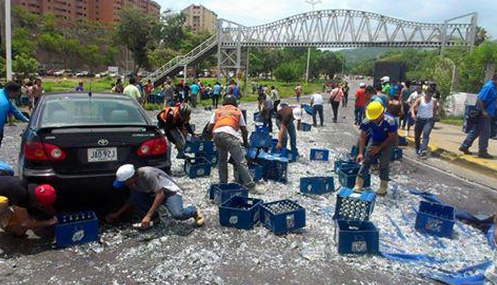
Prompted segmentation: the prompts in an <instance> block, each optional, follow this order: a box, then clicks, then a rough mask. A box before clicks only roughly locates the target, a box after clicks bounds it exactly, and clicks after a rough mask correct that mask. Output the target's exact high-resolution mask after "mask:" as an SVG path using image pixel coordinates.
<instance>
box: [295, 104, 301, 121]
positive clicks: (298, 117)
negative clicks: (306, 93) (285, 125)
mask: <svg viewBox="0 0 497 285" xmlns="http://www.w3.org/2000/svg"><path fill="white" fill-rule="evenodd" d="M293 118H294V119H295V120H297V121H298V120H302V108H300V107H299V106H296V107H294V108H293Z"/></svg>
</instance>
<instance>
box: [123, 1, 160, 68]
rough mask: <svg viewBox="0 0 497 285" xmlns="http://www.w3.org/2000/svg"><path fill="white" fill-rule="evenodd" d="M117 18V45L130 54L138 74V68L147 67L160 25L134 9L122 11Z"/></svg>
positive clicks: (155, 44)
mask: <svg viewBox="0 0 497 285" xmlns="http://www.w3.org/2000/svg"><path fill="white" fill-rule="evenodd" d="M119 16H120V19H121V20H120V21H119V22H118V24H117V26H116V36H117V39H118V41H119V43H121V44H123V45H124V46H125V47H127V48H128V49H129V50H130V51H131V52H132V54H133V60H134V64H135V67H134V72H135V73H138V71H139V70H140V68H142V67H145V66H148V65H149V54H150V52H151V50H153V49H155V47H156V46H157V43H158V40H157V39H158V38H159V36H160V28H161V23H160V22H158V21H157V20H155V19H153V18H151V17H148V16H144V15H143V14H142V13H141V12H138V11H137V10H135V9H124V10H122V11H121V13H120V14H119Z"/></svg>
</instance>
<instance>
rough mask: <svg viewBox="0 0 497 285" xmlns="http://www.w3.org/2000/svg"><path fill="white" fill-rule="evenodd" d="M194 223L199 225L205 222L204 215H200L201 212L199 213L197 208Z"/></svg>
mask: <svg viewBox="0 0 497 285" xmlns="http://www.w3.org/2000/svg"><path fill="white" fill-rule="evenodd" d="M195 223H196V224H197V226H198V227H201V226H203V225H204V224H205V219H204V216H203V215H202V213H200V211H199V210H197V214H196V215H195Z"/></svg>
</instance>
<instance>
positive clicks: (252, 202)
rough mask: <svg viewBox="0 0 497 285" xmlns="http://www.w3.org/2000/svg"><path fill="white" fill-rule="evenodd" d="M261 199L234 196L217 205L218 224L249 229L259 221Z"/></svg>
mask: <svg viewBox="0 0 497 285" xmlns="http://www.w3.org/2000/svg"><path fill="white" fill-rule="evenodd" d="M262 203H263V200H261V199H254V198H246V197H239V196H234V197H232V198H231V199H229V200H227V201H226V202H224V203H223V204H221V205H220V206H219V224H221V226H225V227H234V228H237V229H245V230H250V229H252V228H253V227H254V226H256V225H257V224H259V223H260V220H261V217H260V216H261V208H260V205H261V204H262Z"/></svg>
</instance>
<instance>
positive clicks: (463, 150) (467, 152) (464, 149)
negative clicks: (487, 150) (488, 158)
mask: <svg viewBox="0 0 497 285" xmlns="http://www.w3.org/2000/svg"><path fill="white" fill-rule="evenodd" d="M459 150H460V151H462V152H463V153H464V154H467V155H471V154H473V153H472V152H471V151H469V149H468V148H467V147H463V146H461V147H460V148H459Z"/></svg>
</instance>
